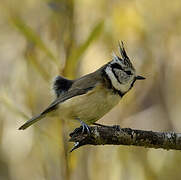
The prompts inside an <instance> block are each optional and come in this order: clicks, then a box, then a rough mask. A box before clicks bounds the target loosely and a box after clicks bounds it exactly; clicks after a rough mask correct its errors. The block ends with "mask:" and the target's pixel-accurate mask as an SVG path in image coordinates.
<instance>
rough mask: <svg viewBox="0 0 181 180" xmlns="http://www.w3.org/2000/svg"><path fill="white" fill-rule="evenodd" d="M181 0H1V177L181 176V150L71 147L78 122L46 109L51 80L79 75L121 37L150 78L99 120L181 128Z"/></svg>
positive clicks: (128, 179) (139, 179)
mask: <svg viewBox="0 0 181 180" xmlns="http://www.w3.org/2000/svg"><path fill="white" fill-rule="evenodd" d="M180 12H181V2H180V0H174V1H170V0H160V1H157V0H152V1H147V0H139V1H138V0H112V1H108V0H24V1H22V0H1V3H0V180H25V179H26V180H61V179H65V180H85V179H87V180H95V179H104V180H118V179H124V180H157V179H159V180H170V179H174V180H177V179H178V180H179V179H181V170H180V164H181V153H180V152H178V151H166V150H159V149H157V150H156V149H145V148H139V147H132V146H86V147H82V148H80V149H78V150H76V151H74V152H73V153H69V151H70V149H71V147H72V146H73V144H72V143H70V142H68V139H69V133H70V132H71V131H72V130H73V129H74V128H75V127H77V126H79V124H74V123H72V122H70V123H67V122H63V121H62V120H61V117H54V118H45V119H43V120H42V121H40V122H38V123H36V124H35V125H33V126H32V127H30V128H28V129H27V130H25V131H18V127H19V126H20V125H22V124H23V123H24V122H25V121H26V120H27V119H29V118H30V117H31V116H32V115H35V114H37V113H39V112H40V111H41V110H43V109H44V108H45V107H46V106H47V105H48V104H49V103H50V102H51V101H52V100H53V99H54V95H53V93H52V90H51V84H52V79H53V78H54V77H55V76H56V75H58V74H61V75H64V76H66V77H68V78H76V77H80V76H82V75H84V74H87V73H89V72H92V71H94V70H96V69H97V68H99V67H100V66H102V65H103V64H105V63H107V62H108V61H110V60H111V58H112V56H111V55H112V52H113V51H115V52H116V53H118V52H117V45H118V41H119V40H123V41H124V44H125V48H126V50H127V52H128V55H129V57H130V59H131V60H132V62H133V64H134V66H135V68H136V70H137V72H138V73H139V74H140V75H143V76H145V77H146V80H145V81H139V82H137V83H136V84H135V86H134V88H133V89H132V90H131V91H130V92H129V93H128V94H127V95H126V96H124V98H123V99H122V100H121V102H120V104H119V105H118V106H117V107H115V108H114V109H113V110H112V111H111V112H110V113H108V114H107V115H106V116H105V117H103V118H102V119H101V120H99V121H98V122H99V123H103V124H107V125H113V124H120V125H121V127H130V128H136V129H144V130H153V131H175V132H181V119H180V116H181V110H180V109H181V83H180V76H181V60H180V57H181V13H180Z"/></svg>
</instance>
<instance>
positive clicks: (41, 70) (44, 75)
mask: <svg viewBox="0 0 181 180" xmlns="http://www.w3.org/2000/svg"><path fill="white" fill-rule="evenodd" d="M27 59H28V60H29V61H28V62H29V63H30V64H31V65H32V66H33V67H34V69H35V70H36V71H37V72H38V73H39V74H40V75H41V77H42V78H43V79H44V80H45V81H46V82H47V81H48V80H49V79H50V75H49V74H48V73H47V72H46V70H45V69H44V68H43V67H42V65H41V64H40V63H39V61H38V60H37V59H36V57H35V56H33V55H28V56H27Z"/></svg>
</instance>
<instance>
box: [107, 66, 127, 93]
mask: <svg viewBox="0 0 181 180" xmlns="http://www.w3.org/2000/svg"><path fill="white" fill-rule="evenodd" d="M106 74H107V75H108V76H109V78H110V80H111V83H112V86H113V87H114V88H115V89H116V90H119V91H121V92H123V93H124V92H127V91H128V89H129V88H130V84H129V83H126V84H120V83H119V82H118V80H117V79H116V77H115V76H114V74H113V72H112V69H111V68H110V67H107V68H106Z"/></svg>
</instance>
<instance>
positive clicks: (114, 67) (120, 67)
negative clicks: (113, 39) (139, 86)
mask: <svg viewBox="0 0 181 180" xmlns="http://www.w3.org/2000/svg"><path fill="white" fill-rule="evenodd" d="M111 68H112V70H114V69H121V70H122V71H124V72H125V73H126V74H127V75H132V72H131V71H130V70H127V71H125V70H124V69H123V68H122V66H121V65H120V64H117V63H114V64H111Z"/></svg>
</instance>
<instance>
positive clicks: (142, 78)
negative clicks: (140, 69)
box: [136, 76, 146, 80]
mask: <svg viewBox="0 0 181 180" xmlns="http://www.w3.org/2000/svg"><path fill="white" fill-rule="evenodd" d="M144 79H146V78H145V77H143V76H136V80H144Z"/></svg>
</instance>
